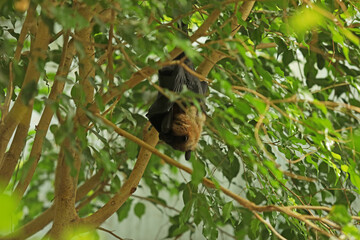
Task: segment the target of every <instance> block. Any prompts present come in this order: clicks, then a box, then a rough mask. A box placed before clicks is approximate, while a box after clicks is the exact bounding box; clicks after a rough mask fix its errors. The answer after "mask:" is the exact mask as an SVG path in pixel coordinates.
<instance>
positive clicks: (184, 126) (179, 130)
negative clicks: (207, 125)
mask: <svg viewBox="0 0 360 240" xmlns="http://www.w3.org/2000/svg"><path fill="white" fill-rule="evenodd" d="M205 120H206V116H205V114H204V113H199V112H198V110H197V108H196V107H195V106H190V107H189V108H187V109H186V111H185V112H183V111H180V112H178V113H174V116H173V122H172V127H171V132H170V133H169V134H163V135H162V136H160V138H161V139H162V140H164V141H165V142H166V143H167V144H169V145H170V146H172V147H173V148H174V149H176V150H179V151H183V152H185V158H186V159H187V160H188V159H190V157H191V151H193V150H195V148H196V145H197V143H198V142H199V139H200V135H201V132H202V127H203V125H204V122H205Z"/></svg>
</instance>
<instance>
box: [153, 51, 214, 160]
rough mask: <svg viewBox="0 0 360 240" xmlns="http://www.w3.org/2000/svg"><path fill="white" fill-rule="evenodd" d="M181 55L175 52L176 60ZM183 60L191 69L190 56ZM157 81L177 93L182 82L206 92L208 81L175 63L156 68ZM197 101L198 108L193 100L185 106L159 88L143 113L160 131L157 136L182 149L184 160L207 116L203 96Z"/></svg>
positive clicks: (181, 56)
mask: <svg viewBox="0 0 360 240" xmlns="http://www.w3.org/2000/svg"><path fill="white" fill-rule="evenodd" d="M183 58H185V54H184V53H182V54H180V55H179V56H177V57H176V58H175V60H180V59H183ZM184 64H186V65H187V66H188V67H189V68H190V69H192V70H194V67H193V64H192V63H191V61H190V60H189V59H187V58H185V60H184ZM194 71H195V70H194ZM159 85H160V87H162V88H166V89H168V90H170V91H173V92H176V93H179V92H181V91H182V89H183V86H184V85H185V86H186V87H187V88H188V89H189V90H190V91H193V92H195V93H197V94H199V95H205V94H206V93H207V83H206V82H203V81H200V80H199V79H198V78H197V77H195V76H194V75H192V74H191V73H190V72H188V71H186V69H185V68H184V67H182V66H181V65H178V64H177V65H170V66H165V67H163V68H161V69H160V70H159ZM198 101H199V102H200V105H201V108H202V111H201V112H199V111H198V108H197V107H196V106H194V105H192V104H190V105H188V106H186V107H185V109H184V108H182V107H181V106H179V104H177V103H176V102H172V101H170V100H169V98H167V97H166V96H164V95H163V94H162V93H160V92H158V96H157V98H156V100H155V102H154V103H153V104H152V105H151V107H150V109H149V112H148V113H147V115H146V116H147V117H148V119H149V120H150V122H151V124H152V125H153V126H154V127H155V128H156V130H157V131H158V132H159V138H160V140H163V141H164V142H166V143H167V144H169V145H170V146H172V147H173V148H174V149H176V150H180V151H183V152H185V159H186V160H189V159H190V157H191V151H193V150H195V148H196V145H197V143H198V141H199V138H200V135H201V132H202V127H203V124H204V122H205V120H206V116H205V113H204V112H205V109H204V108H205V107H204V104H203V98H201V99H198ZM181 105H182V106H184V105H185V104H181Z"/></svg>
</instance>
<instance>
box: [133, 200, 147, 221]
mask: <svg viewBox="0 0 360 240" xmlns="http://www.w3.org/2000/svg"><path fill="white" fill-rule="evenodd" d="M145 208H146V207H145V204H143V203H137V204H136V205H135V207H134V213H135V215H136V216H137V217H138V218H141V217H142V216H143V215H144V214H145Z"/></svg>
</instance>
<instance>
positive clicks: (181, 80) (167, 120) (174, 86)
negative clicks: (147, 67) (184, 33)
mask: <svg viewBox="0 0 360 240" xmlns="http://www.w3.org/2000/svg"><path fill="white" fill-rule="evenodd" d="M185 83H186V76H185V71H184V69H183V68H182V67H180V66H178V65H171V66H166V67H163V68H162V69H160V70H159V85H160V87H162V88H166V89H168V90H170V91H173V92H181V90H182V86H183V85H184V84H185ZM173 106H174V102H171V101H170V100H169V99H168V98H167V97H166V96H164V95H163V94H161V93H160V92H159V93H158V96H157V98H156V101H155V102H154V103H153V104H152V105H151V107H150V109H149V112H148V114H147V115H146V116H147V117H148V118H149V120H150V122H151V124H152V125H153V126H154V127H155V128H156V130H157V131H158V132H159V133H168V132H169V131H170V129H171V124H172V117H173V112H172V111H173Z"/></svg>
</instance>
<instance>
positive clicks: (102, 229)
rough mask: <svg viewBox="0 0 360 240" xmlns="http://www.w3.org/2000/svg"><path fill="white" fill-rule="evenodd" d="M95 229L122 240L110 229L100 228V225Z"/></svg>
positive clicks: (121, 239)
mask: <svg viewBox="0 0 360 240" xmlns="http://www.w3.org/2000/svg"><path fill="white" fill-rule="evenodd" d="M97 229H99V230H101V231H104V232H107V233H109V234H110V235H112V236H113V237H114V238H116V239H120V240H124V239H123V238H121V237H119V236H118V235H116V234H115V233H114V231H110V230H107V229H105V228H102V227H98V228H97Z"/></svg>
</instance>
